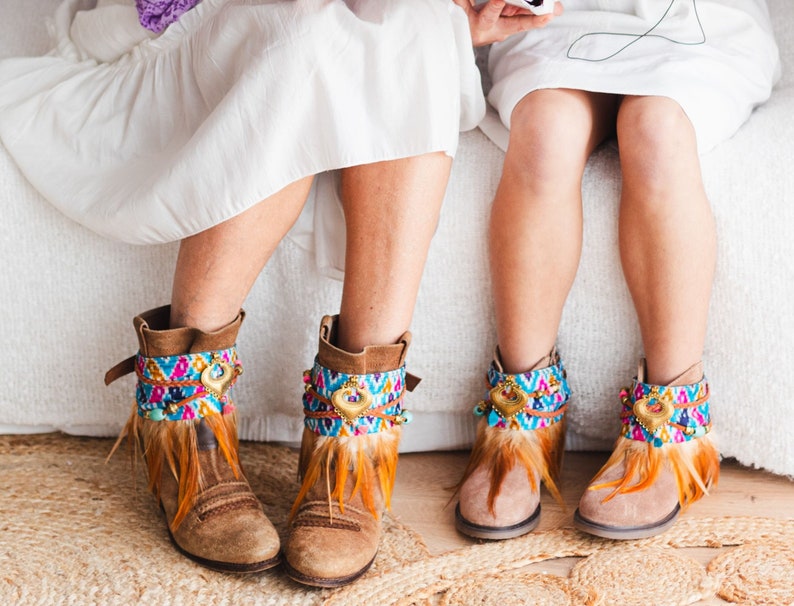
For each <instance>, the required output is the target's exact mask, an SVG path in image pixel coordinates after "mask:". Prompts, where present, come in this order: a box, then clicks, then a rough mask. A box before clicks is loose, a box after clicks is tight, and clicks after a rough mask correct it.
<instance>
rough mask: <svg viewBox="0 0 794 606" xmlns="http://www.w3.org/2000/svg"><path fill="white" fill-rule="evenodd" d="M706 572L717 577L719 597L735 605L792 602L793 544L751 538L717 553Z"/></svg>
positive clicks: (793, 575) (793, 587)
mask: <svg viewBox="0 0 794 606" xmlns="http://www.w3.org/2000/svg"><path fill="white" fill-rule="evenodd" d="M708 571H709V572H710V573H711V574H714V575H716V576H717V577H718V578H719V579H720V588H719V595H720V597H722V598H724V599H726V600H728V601H730V602H737V603H739V604H757V605H759V606H760V605H762V604H763V605H767V604H768V605H769V606H783V605H791V604H794V546H792V544H791V542H790V541H785V542H784V541H774V540H767V541H755V542H752V543H747V544H745V545H740V546H739V547H733V548H731V549H729V550H727V551H726V552H725V553H722V554H720V555H718V556H717V557H716V558H714V559H713V560H712V561H711V562H710V563H709V565H708Z"/></svg>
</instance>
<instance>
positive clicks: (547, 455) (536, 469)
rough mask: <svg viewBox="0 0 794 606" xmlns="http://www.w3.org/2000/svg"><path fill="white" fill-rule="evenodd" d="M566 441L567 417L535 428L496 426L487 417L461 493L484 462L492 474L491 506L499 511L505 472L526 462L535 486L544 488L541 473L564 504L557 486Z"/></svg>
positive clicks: (559, 500) (550, 488) (534, 488)
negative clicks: (541, 482)
mask: <svg viewBox="0 0 794 606" xmlns="http://www.w3.org/2000/svg"><path fill="white" fill-rule="evenodd" d="M564 443H565V418H563V419H561V420H560V421H558V422H557V423H553V424H551V425H549V426H548V427H542V428H538V429H533V430H519V429H502V428H499V427H492V426H490V425H489V424H488V422H487V421H486V420H485V419H483V420H481V421H480V424H479V426H478V427H477V439H476V440H475V442H474V446H473V447H472V451H471V456H470V457H469V463H468V465H467V466H466V470H465V471H464V472H463V478H462V479H461V481H460V483H458V485H457V486H456V487H455V491H456V493H457V491H458V490H460V487H461V486H463V483H464V482H466V480H467V479H468V478H469V477H470V476H471V474H472V473H474V471H475V470H476V469H477V468H479V467H481V466H484V467H485V468H486V469H487V470H488V472H489V475H490V476H491V486H490V490H489V491H488V509H489V510H490V512H491V513H492V514H493V515H496V510H495V504H496V499H497V498H498V497H499V493H500V491H501V488H502V482H503V481H504V478H505V476H506V475H507V473H508V472H509V471H510V470H511V469H512V468H513V467H514V466H515V465H522V466H523V467H524V468H525V469H526V471H527V478H528V479H529V482H530V486H531V487H532V490H533V491H534V490H539V488H540V487H539V486H538V485H537V481H536V480H535V477H536V475H538V476H540V479H541V480H542V481H543V484H544V485H545V486H546V488H547V489H548V490H549V492H550V493H551V495H552V496H553V497H554V498H555V499H556V500H557V502H559V503H560V505H562V506H563V507H564V502H563V499H562V495H561V494H560V490H559V488H558V487H557V480H558V479H559V477H560V470H561V468H562V458H563V449H564ZM453 498H454V497H453Z"/></svg>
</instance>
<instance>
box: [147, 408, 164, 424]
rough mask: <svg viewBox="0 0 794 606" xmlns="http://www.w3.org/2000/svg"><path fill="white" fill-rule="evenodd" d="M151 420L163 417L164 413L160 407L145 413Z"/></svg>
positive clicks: (160, 419)
mask: <svg viewBox="0 0 794 606" xmlns="http://www.w3.org/2000/svg"><path fill="white" fill-rule="evenodd" d="M146 416H147V417H149V418H150V419H151V420H152V421H162V420H163V419H164V418H165V413H164V412H163V409H162V408H155V409H153V410H150V411H149V412H148V413H147V415H146Z"/></svg>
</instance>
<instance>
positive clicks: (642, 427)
mask: <svg viewBox="0 0 794 606" xmlns="http://www.w3.org/2000/svg"><path fill="white" fill-rule="evenodd" d="M696 366H697V367H698V368H699V367H700V365H699V364H698V365H696ZM693 368H695V367H693ZM690 370H691V369H690ZM687 373H689V371H687ZM687 373H684V374H685V375H686V374H687ZM643 375H644V363H643V362H641V364H640V371H639V372H638V373H637V378H635V379H634V382H633V384H632V386H631V388H624V389H623V390H621V392H620V399H621V402H622V405H623V408H622V412H621V423H622V427H623V428H622V430H621V435H620V437H618V440H617V443H616V445H615V449H614V451H613V453H612V456H610V458H609V460H608V461H607V462H606V464H605V465H604V466H603V467H602V468H601V470H600V471H599V472H598V473H597V474H596V476H595V478H594V479H593V481H592V482H591V484H590V485H589V486H588V488H587V490H586V491H585V493H584V495H583V496H582V499H581V500H580V502H579V508H578V509H577V510H576V513H575V514H574V526H576V527H577V528H578V529H580V530H582V531H584V532H588V533H590V534H594V535H597V536H602V537H606V538H610V539H639V538H645V537H650V536H654V535H657V534H660V533H661V532H663V531H665V530H666V529H668V528H669V527H670V526H672V525H673V524H674V523H675V521H676V519H677V518H678V515H679V513H680V512H681V511H683V510H685V509H686V508H687V507H688V506H689V505H690V504H691V503H694V502H695V501H697V500H699V499H700V498H702V497H703V496H705V495H707V494H708V491H709V489H710V488H711V487H712V486H715V485H716V484H717V481H718V479H719V472H720V467H719V465H720V464H719V453H718V451H717V448H716V447H715V446H714V443H713V442H712V440H711V437H710V435H709V434H710V432H711V428H712V424H711V414H710V412H709V395H710V394H709V386H708V383H707V381H706V379H705V377H703V378H701V380H700V381H698V382H696V383H690V384H686V385H676V384H675V383H677V382H678V381H677V380H675V381H673V382H672V383H673V384H671V385H666V386H663V385H652V384H648V383H645V382H643ZM698 375H700V376H702V372H698ZM682 376H683V375H682Z"/></svg>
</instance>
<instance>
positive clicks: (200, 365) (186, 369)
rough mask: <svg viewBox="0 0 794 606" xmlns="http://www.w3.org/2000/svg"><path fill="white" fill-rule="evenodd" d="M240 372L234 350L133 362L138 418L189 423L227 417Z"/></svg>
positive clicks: (139, 357)
mask: <svg viewBox="0 0 794 606" xmlns="http://www.w3.org/2000/svg"><path fill="white" fill-rule="evenodd" d="M242 372H243V365H242V362H240V360H238V359H237V349H236V348H234V347H231V348H229V349H222V350H218V351H206V352H201V353H192V354H184V355H180V356H162V357H154V358H147V357H145V356H142V355H141V354H140V353H139V354H138V355H137V356H136V358H135V374H136V375H137V376H138V385H137V388H136V390H135V397H136V400H137V402H138V415H139V416H141V417H144V418H146V419H151V420H152V421H188V420H192V419H201V418H203V417H208V416H210V415H215V414H224V415H226V414H229V413H231V412H232V411H234V403H233V402H232V399H231V396H230V394H229V393H228V392H229V389H230V388H231V387H232V385H234V384H235V382H236V381H237V377H239V376H240V375H241V374H242Z"/></svg>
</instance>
